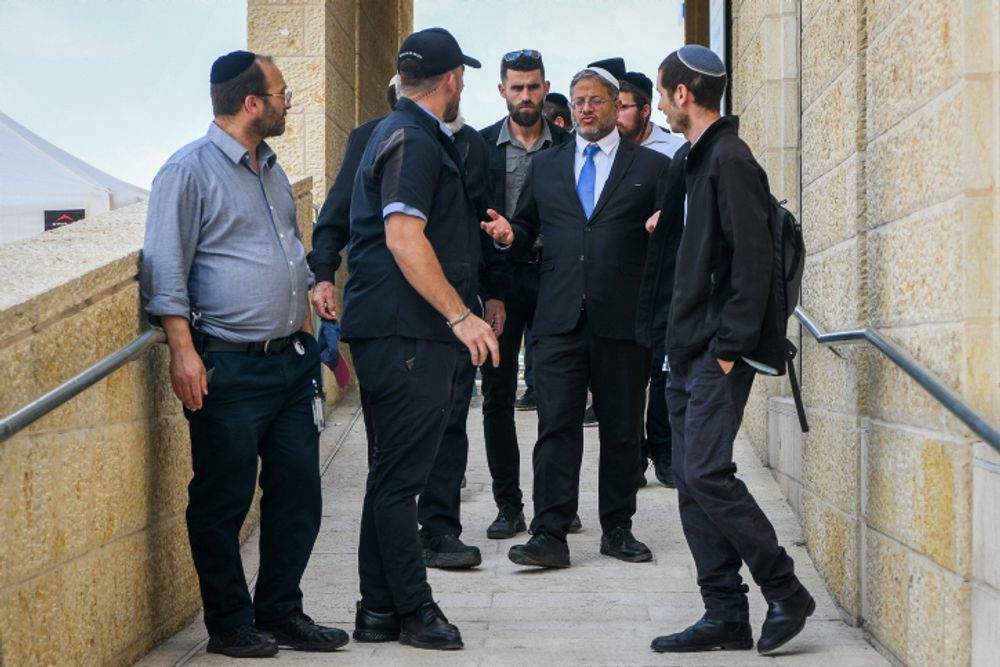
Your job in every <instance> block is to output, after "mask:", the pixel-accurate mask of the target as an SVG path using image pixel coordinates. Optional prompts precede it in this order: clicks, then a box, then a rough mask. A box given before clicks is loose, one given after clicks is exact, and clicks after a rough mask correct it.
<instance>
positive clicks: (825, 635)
mask: <svg viewBox="0 0 1000 667" xmlns="http://www.w3.org/2000/svg"><path fill="white" fill-rule="evenodd" d="M516 415H517V423H518V434H519V436H520V438H521V445H522V446H521V453H522V462H521V471H522V472H521V474H522V489H523V490H524V492H525V494H526V496H528V497H529V498H530V494H531V477H530V475H531V445H532V444H533V443H534V438H535V429H536V425H537V424H536V414H535V413H534V412H517V413H516ZM329 422H330V424H331V426H330V428H328V430H327V431H326V433H325V434H324V437H323V443H322V444H323V452H322V455H323V462H324V465H327V464H328V466H327V467H326V469H325V471H324V475H323V493H324V507H325V512H324V517H323V526H322V528H321V531H320V536H319V539H318V541H317V544H316V548H315V550H314V552H313V556H312V559H311V561H310V564H309V569H308V570H307V572H306V576H305V580H304V581H303V586H302V587H303V590H304V591H305V598H306V600H305V611H306V613H308V614H310V615H311V616H312V617H313V618H314V619H316V620H317V621H318V622H321V623H325V624H329V625H335V626H337V627H341V628H343V629H345V630H347V631H348V632H350V631H351V630H353V624H354V603H355V601H356V600H357V599H358V575H357V556H356V554H357V544H358V522H359V518H360V515H361V502H362V496H363V489H364V479H365V474H366V449H365V447H366V446H365V435H364V425H363V422H362V420H361V419H360V413H359V411H358V405H357V403H352V402H351V397H348V398H347V399H345V400H344V401H342V402H341V404H340V405H339V406H338V407H337V408H336V409H335V411H334V413H333V415H331V418H330V420H329ZM468 430H469V435H470V441H471V443H470V454H469V469H468V475H467V477H468V486H467V488H466V489H465V490H464V491H463V494H462V501H463V504H462V520H463V524H464V526H465V533H464V534H463V535H462V537H463V539H464V540H465V541H466V542H469V543H471V544H475V545H476V546H478V547H479V548H480V549H481V550H482V552H483V564H482V565H481V566H480V567H478V568H476V569H474V570H468V571H450V572H448V571H442V570H430V571H429V576H430V581H431V585H432V587H433V589H434V594H435V597H436V599H437V600H438V602H439V603H440V605H441V608H442V610H443V611H444V612H445V614H446V615H447V616H448V618H449V620H451V621H452V622H453V623H455V624H456V625H458V627H459V629H460V630H461V631H462V637H463V639H464V641H465V649H464V650H462V651H454V652H451V651H449V652H444V651H421V650H418V649H413V648H410V647H405V646H402V645H399V644H395V643H390V644H359V643H355V642H352V643H350V644H348V645H347V646H346V647H345V648H343V649H341V650H340V651H337V652H336V653H334V654H321V653H298V652H294V651H287V650H282V651H281V653H279V654H278V657H277V658H274V659H269V660H267V661H265V662H266V663H267V664H268V665H285V664H288V665H313V664H315V665H372V666H374V665H386V666H388V665H392V666H399V665H428V666H433V667H442V666H446V665H482V666H492V665H496V666H511V665H514V666H520V667H526V666H528V665H544V666H545V667H556V666H559V665H574V666H576V665H691V666H695V665H697V666H699V667H709V666H712V667H739V666H743V665H746V666H750V665H760V666H765V665H766V666H768V667H779V666H785V665H788V666H792V665H796V666H802V667H807V666H808V667H817V666H821V665H836V667H876V666H878V667H883V666H886V667H887V666H888V665H889V662H888V661H887V660H886V659H885V658H883V657H882V656H881V655H880V654H879V653H878V652H877V651H876V650H875V649H874V648H872V647H871V646H870V645H869V644H868V643H867V642H866V641H865V640H864V638H863V637H862V631H861V630H860V629H858V628H852V627H850V626H848V625H847V624H845V623H844V622H843V621H842V620H841V617H840V615H839V613H838V612H837V610H836V608H835V607H834V605H833V602H832V601H831V599H830V596H829V595H828V594H827V593H826V590H825V589H824V587H823V584H822V583H821V581H820V579H819V576H818V575H817V573H816V571H815V569H814V568H813V566H812V562H811V561H810V560H809V557H808V555H807V553H806V550H805V548H804V546H803V544H802V540H801V531H800V529H799V525H798V523H797V521H796V518H795V516H794V514H793V513H792V511H791V509H790V508H789V506H788V504H787V503H786V501H785V498H784V497H783V496H782V495H781V491H780V489H779V488H778V485H777V484H776V483H775V482H774V481H773V479H772V478H771V476H770V474H769V473H768V472H767V470H766V469H764V468H763V467H762V466H761V464H760V463H759V461H758V460H757V459H756V457H755V456H754V455H753V452H752V451H751V449H750V447H749V446H748V445H746V443H739V446H738V447H737V462H738V464H739V469H740V475H741V476H742V478H743V479H744V481H745V482H746V483H747V484H748V485H749V486H750V488H751V489H752V491H753V493H754V494H755V495H756V497H757V500H758V501H759V502H760V504H761V506H762V507H763V508H764V511H765V512H767V514H768V516H769V517H770V518H771V520H772V521H773V522H774V524H775V527H776V529H777V531H778V534H779V536H780V538H781V540H782V542H783V543H784V545H785V546H786V548H788V550H789V552H790V553H791V555H792V557H793V558H794V559H795V562H796V567H797V570H798V573H799V576H800V578H801V579H802V580H803V582H804V583H805V585H806V586H807V587H808V588H809V590H810V591H811V592H812V594H813V595H814V596H815V598H816V602H817V605H818V606H817V609H816V614H815V615H814V616H813V617H812V618H811V619H810V622H809V624H808V625H807V626H806V628H805V630H804V631H803V632H802V634H800V635H799V636H798V637H797V638H795V639H794V640H793V641H792V642H790V643H789V644H788V645H787V646H786V647H784V649H783V650H782V651H780V652H779V653H778V654H776V655H775V656H769V657H761V656H758V655H757V653H756V651H737V652H718V653H702V654H688V655H667V654H662V655H661V654H657V653H653V652H652V651H651V650H650V649H649V643H650V641H651V640H652V639H653V637H655V636H657V635H660V634H666V633H669V632H675V631H677V630H681V629H683V628H684V627H686V626H687V625H689V624H690V623H692V622H693V621H695V620H696V619H698V618H699V617H700V616H701V613H702V605H701V599H700V597H699V595H698V591H697V586H696V584H695V572H694V562H693V561H692V559H691V556H690V554H689V553H688V549H687V545H686V544H685V542H684V537H683V535H682V534H681V527H680V520H679V517H678V513H677V494H676V492H675V491H673V490H671V489H667V488H665V487H663V486H660V484H659V483H658V482H657V481H656V480H655V478H654V477H653V474H652V471H650V472H649V473H648V475H647V477H648V479H649V484H648V485H647V486H646V488H644V489H640V491H639V510H638V513H637V515H636V517H635V520H634V532H635V534H636V537H638V538H639V539H640V540H642V541H644V542H646V543H647V544H648V545H649V547H650V548H651V549H652V551H653V555H654V559H653V561H652V562H651V563H638V564H629V563H623V562H620V561H617V560H614V559H611V558H608V557H606V556H602V555H601V554H600V553H599V546H600V536H601V531H600V526H599V525H598V518H597V453H598V449H597V429H596V428H588V429H585V446H586V452H585V455H584V463H583V471H582V480H581V499H580V516H581V518H582V520H583V526H584V530H583V532H582V533H580V534H577V535H571V536H570V538H569V540H570V553H571V558H572V562H573V566H572V567H571V568H569V569H567V570H559V571H551V570H550V571H536V570H532V569H528V568H522V567H519V566H516V565H514V564H513V563H511V562H510V561H509V560H508V559H507V550H508V549H509V547H510V546H511V545H512V544H515V543H517V542H519V541H522V540H523V536H519V537H518V538H517V539H512V540H502V541H494V540H489V539H487V538H486V526H487V525H489V523H490V522H491V521H492V520H493V518H494V516H495V515H496V508H495V507H494V504H493V499H492V495H491V492H490V475H489V470H488V469H487V466H486V456H485V453H484V447H483V437H482V416H481V410H480V399H478V398H476V399H474V400H473V406H472V409H471V410H470V416H469V429H468ZM526 510H527V512H528V514H529V518H530V502H529V503H528V507H527V508H526ZM256 541H257V540H256V539H255V538H254V537H251V539H250V540H249V541H248V542H247V547H246V548H245V550H244V558H245V561H246V567H247V572H248V576H250V577H252V576H253V573H254V572H255V571H256ZM744 578H746V579H747V580H748V581H749V575H748V573H746V572H744ZM751 589H752V592H751V599H750V608H751V616H752V622H753V625H754V637H755V639H756V637H757V635H758V634H759V630H760V624H761V623H762V621H763V616H764V612H765V610H766V605H765V603H764V599H763V598H762V597H761V596H760V594H759V592H758V591H757V590H756V588H754V587H753V586H752V585H751ZM206 642H207V635H206V633H205V628H204V625H202V623H201V619H200V618H198V619H196V620H195V621H194V623H192V625H191V626H189V627H188V628H187V629H185V630H184V631H182V632H180V633H178V634H177V635H175V636H174V637H173V638H171V639H169V640H168V641H167V642H165V643H164V644H163V645H161V646H160V647H159V648H157V649H156V650H155V651H153V652H152V653H150V654H149V655H147V656H146V657H145V658H143V659H142V660H140V661H139V662H138V663H137V664H138V665H142V666H143V667H173V666H179V665H185V664H186V665H192V666H194V665H197V666H199V667H200V666H203V665H221V664H231V663H235V662H236V661H234V660H230V659H228V658H225V657H223V656H218V655H208V654H206V653H205V643H206Z"/></svg>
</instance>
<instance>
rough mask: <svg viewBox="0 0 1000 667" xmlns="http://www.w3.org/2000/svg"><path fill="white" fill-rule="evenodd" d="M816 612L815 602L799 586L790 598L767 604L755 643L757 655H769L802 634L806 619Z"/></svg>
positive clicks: (807, 592)
mask: <svg viewBox="0 0 1000 667" xmlns="http://www.w3.org/2000/svg"><path fill="white" fill-rule="evenodd" d="M814 611H816V601H815V600H813V597H812V596H811V595H809V591H807V590H806V587H805V586H799V590H797V591H795V593H793V594H792V595H791V596H790V597H787V598H785V599H784V600H774V601H772V602H768V603H767V616H765V617H764V626H763V627H762V628H761V629H760V639H759V640H758V641H757V652H758V653H769V652H770V651H773V650H775V649H777V648H781V647H782V646H784V645H785V644H786V643H788V640H789V639H791V638H792V637H794V636H795V635H797V634H799V633H800V632H802V628H804V627H805V625H806V619H807V618H809V617H810V616H812V614H813V612H814Z"/></svg>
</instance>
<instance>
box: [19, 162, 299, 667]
mask: <svg viewBox="0 0 1000 667" xmlns="http://www.w3.org/2000/svg"><path fill="white" fill-rule="evenodd" d="M294 192H295V194H296V201H297V208H298V212H299V216H300V218H299V219H300V223H304V224H303V226H309V225H311V221H312V217H311V213H312V205H311V183H310V182H309V181H308V180H306V181H304V182H301V183H296V184H295V186H294ZM144 226H145V204H136V205H134V206H130V207H127V208H123V209H118V210H117V211H113V212H111V213H107V214H104V215H101V216H98V217H95V218H94V219H92V220H85V221H81V222H78V223H75V224H73V225H70V226H68V227H65V228H62V229H60V230H57V231H53V232H46V233H44V234H42V235H39V236H37V237H34V238H32V239H28V240H25V241H20V242H17V243H11V244H7V245H4V246H0V275H3V278H4V279H3V282H4V289H3V290H2V291H0V368H2V369H3V371H4V378H3V383H2V384H0V415H7V414H10V413H11V412H13V411H14V410H16V409H18V408H20V407H22V406H23V405H24V404H26V403H28V402H29V401H31V400H33V399H35V398H36V397H38V396H40V395H41V394H43V393H44V392H46V391H48V390H50V389H52V388H53V387H55V386H57V385H58V384H60V383H62V382H64V381H66V380H67V379H69V378H70V377H72V376H74V375H75V374H77V373H79V372H81V371H83V370H84V369H86V368H87V367H89V366H91V365H93V364H94V363H95V362H96V361H98V360H99V359H101V358H103V357H104V356H106V355H108V354H111V353H112V352H114V351H115V350H117V349H119V348H121V347H122V346H124V345H125V344H127V343H128V342H129V341H131V340H132V339H133V338H134V337H135V336H136V335H138V333H139V332H140V330H141V328H142V327H143V326H144V325H143V323H142V318H141V317H140V307H139V288H138V283H137V281H136V277H137V269H138V256H139V249H140V248H141V246H142V237H143V230H144ZM168 364H169V354H168V352H167V349H166V347H165V346H155V347H154V348H153V349H151V350H149V351H148V352H147V353H146V354H145V355H144V356H143V357H141V358H140V359H138V360H136V361H133V362H132V363H130V364H127V365H126V366H124V367H123V368H121V369H119V370H118V371H116V372H115V373H113V374H112V375H110V376H109V377H108V378H106V379H104V380H103V381H101V382H99V383H97V384H96V385H94V386H93V387H91V388H90V389H88V390H87V391H85V392H83V393H82V394H80V395H79V396H77V397H76V398H74V399H73V400H71V401H69V402H68V403H66V404H65V405H63V406H61V407H59V408H57V409H56V410H55V411H53V412H51V413H50V414H49V415H47V416H46V417H43V418H42V419H40V420H39V421H37V422H35V423H34V424H33V425H32V426H30V427H29V428H27V429H26V430H24V431H22V432H21V433H20V434H18V435H16V436H14V437H13V438H11V439H10V440H8V441H6V442H3V443H0V508H3V510H2V512H0V664H6V665H11V666H13V665H128V664H132V663H133V662H134V661H135V660H137V659H138V658H139V657H141V656H142V655H143V654H144V653H145V652H146V651H148V650H149V648H150V647H151V646H153V645H155V644H156V643H157V642H159V641H160V640H161V639H163V638H164V637H167V636H169V635H171V634H172V633H174V632H175V631H176V630H177V629H179V628H180V627H182V626H183V625H185V624H186V623H188V622H189V621H190V619H191V617H192V616H193V615H194V613H195V612H196V611H197V609H198V608H199V606H200V600H199V597H198V585H197V580H196V577H195V572H194V567H193V565H192V562H191V553H190V549H189V547H188V542H187V532H186V528H185V522H184V509H185V506H186V504H187V483H188V480H189V479H190V476H191V461H190V447H189V443H188V435H187V424H186V421H185V420H184V417H183V415H182V414H181V412H180V403H179V402H178V401H177V400H176V399H175V398H174V396H173V392H172V390H171V388H170V381H169V376H168ZM255 521H256V510H255V511H254V512H252V513H251V516H250V517H248V519H247V525H246V526H245V527H244V534H246V533H248V532H249V528H250V527H251V525H252V523H254V522H255Z"/></svg>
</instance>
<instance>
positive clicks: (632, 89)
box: [618, 79, 652, 106]
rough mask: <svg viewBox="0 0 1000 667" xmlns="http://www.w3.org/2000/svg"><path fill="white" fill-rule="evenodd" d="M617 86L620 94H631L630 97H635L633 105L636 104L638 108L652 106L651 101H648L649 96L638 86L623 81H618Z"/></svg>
mask: <svg viewBox="0 0 1000 667" xmlns="http://www.w3.org/2000/svg"><path fill="white" fill-rule="evenodd" d="M618 85H619V91H620V92H622V93H632V96H633V97H635V103H636V104H638V105H639V106H645V105H647V104H649V105H651V106H652V101H651V100H650V99H649V96H648V95H646V91H645V90H643V89H642V88H640V87H638V86H633V85H632V84H631V83H629V82H628V81H626V80H624V79H621V80H619V81H618Z"/></svg>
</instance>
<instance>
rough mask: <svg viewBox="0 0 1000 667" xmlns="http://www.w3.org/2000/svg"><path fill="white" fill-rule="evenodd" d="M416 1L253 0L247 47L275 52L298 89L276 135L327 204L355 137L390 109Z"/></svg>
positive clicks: (287, 158)
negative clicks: (388, 94)
mask: <svg viewBox="0 0 1000 667" xmlns="http://www.w3.org/2000/svg"><path fill="white" fill-rule="evenodd" d="M412 27H413V0H247V45H248V48H249V49H250V50H251V51H255V52H257V53H264V54H268V55H271V56H274V57H275V62H276V64H277V65H278V67H279V68H280V69H281V71H282V73H283V74H284V76H285V81H286V82H287V83H288V87H289V88H290V89H291V90H292V91H293V98H292V108H291V109H290V110H289V112H288V123H287V127H286V130H285V134H284V135H283V136H281V137H276V138H275V139H274V140H272V144H273V146H274V148H275V151H277V153H278V157H279V159H280V160H281V161H282V164H283V165H284V167H285V169H286V170H287V171H288V173H289V177H290V178H291V179H292V180H296V179H299V178H304V177H311V178H312V179H313V199H314V201H315V202H316V203H317V205H320V204H322V203H323V200H324V199H325V197H326V192H327V189H328V188H329V186H330V185H331V184H332V183H333V179H334V178H336V176H337V170H338V168H339V167H340V159H341V157H342V156H343V154H344V148H345V147H346V145H347V135H348V134H350V132H351V130H353V129H354V128H355V127H357V126H358V125H360V124H361V123H364V122H365V121H367V120H370V119H372V118H375V117H377V116H381V115H384V114H386V113H387V112H388V109H387V107H386V102H385V89H386V86H387V85H388V83H389V79H390V78H391V77H392V75H393V74H395V72H396V53H397V52H398V50H399V43H400V41H402V38H403V37H405V36H406V35H407V34H409V32H410V31H411V30H412Z"/></svg>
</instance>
